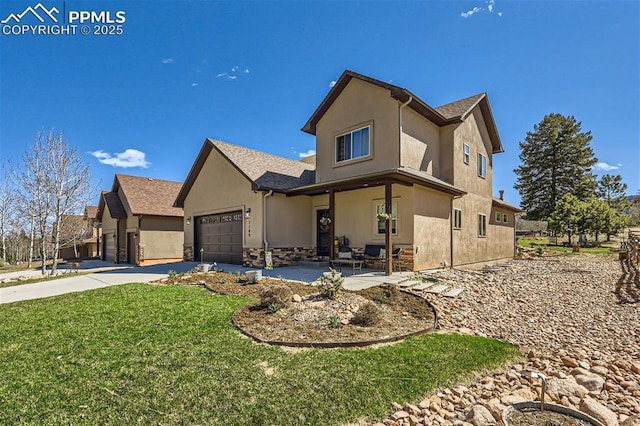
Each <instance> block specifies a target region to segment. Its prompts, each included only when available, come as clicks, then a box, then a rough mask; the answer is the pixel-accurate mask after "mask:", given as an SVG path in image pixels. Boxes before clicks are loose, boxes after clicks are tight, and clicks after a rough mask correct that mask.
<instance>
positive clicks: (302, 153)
mask: <svg viewBox="0 0 640 426" xmlns="http://www.w3.org/2000/svg"><path fill="white" fill-rule="evenodd" d="M310 155H316V151H315V150H314V149H310V150H309V151H307V152H299V153H298V156H299V157H300V158H305V157H309V156H310Z"/></svg>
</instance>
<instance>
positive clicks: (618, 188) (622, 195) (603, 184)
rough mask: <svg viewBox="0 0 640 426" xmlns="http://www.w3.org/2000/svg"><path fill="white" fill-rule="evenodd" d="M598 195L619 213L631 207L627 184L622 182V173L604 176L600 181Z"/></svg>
mask: <svg viewBox="0 0 640 426" xmlns="http://www.w3.org/2000/svg"><path fill="white" fill-rule="evenodd" d="M596 195H597V196H598V198H600V199H601V200H603V201H606V202H607V204H609V207H612V208H614V209H615V210H616V211H618V212H619V213H623V212H624V211H626V210H628V209H629V208H630V207H631V203H630V202H629V199H628V198H627V184H626V183H624V182H622V176H620V175H615V176H612V175H604V176H602V177H601V178H600V180H599V181H598V189H597V190H596Z"/></svg>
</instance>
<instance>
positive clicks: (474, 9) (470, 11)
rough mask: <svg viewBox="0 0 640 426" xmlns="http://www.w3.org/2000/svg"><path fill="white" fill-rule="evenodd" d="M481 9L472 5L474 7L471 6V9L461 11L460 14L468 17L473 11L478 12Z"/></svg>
mask: <svg viewBox="0 0 640 426" xmlns="http://www.w3.org/2000/svg"><path fill="white" fill-rule="evenodd" d="M481 10H482V8H481V7H474V8H473V9H471V10H468V11H466V12H462V13H461V14H460V16H462V17H463V18H468V17H470V16H471V15H473V14H474V13H478V12H480V11H481Z"/></svg>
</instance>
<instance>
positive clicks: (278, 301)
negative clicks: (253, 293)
mask: <svg viewBox="0 0 640 426" xmlns="http://www.w3.org/2000/svg"><path fill="white" fill-rule="evenodd" d="M292 297H293V291H291V289H290V288H289V287H288V286H286V285H270V286H266V287H262V288H261V289H260V306H263V307H266V308H267V309H268V310H269V311H270V312H271V310H270V309H271V308H270V306H271V305H274V306H277V307H278V309H280V308H284V307H285V306H287V305H288V304H289V303H290V302H291V298H292Z"/></svg>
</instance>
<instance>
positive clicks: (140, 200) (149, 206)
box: [112, 174, 184, 217]
mask: <svg viewBox="0 0 640 426" xmlns="http://www.w3.org/2000/svg"><path fill="white" fill-rule="evenodd" d="M118 188H121V189H122V193H123V194H124V197H125V200H126V203H127V204H128V205H129V209H130V210H131V214H133V215H150V216H172V217H182V216H184V212H183V211H182V209H181V208H177V207H174V206H173V202H174V201H175V199H176V196H177V195H178V192H180V188H182V182H174V181H170V180H162V179H154V178H147V177H141V176H129V175H121V174H116V177H115V179H114V183H113V188H112V191H113V192H117V191H118Z"/></svg>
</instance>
